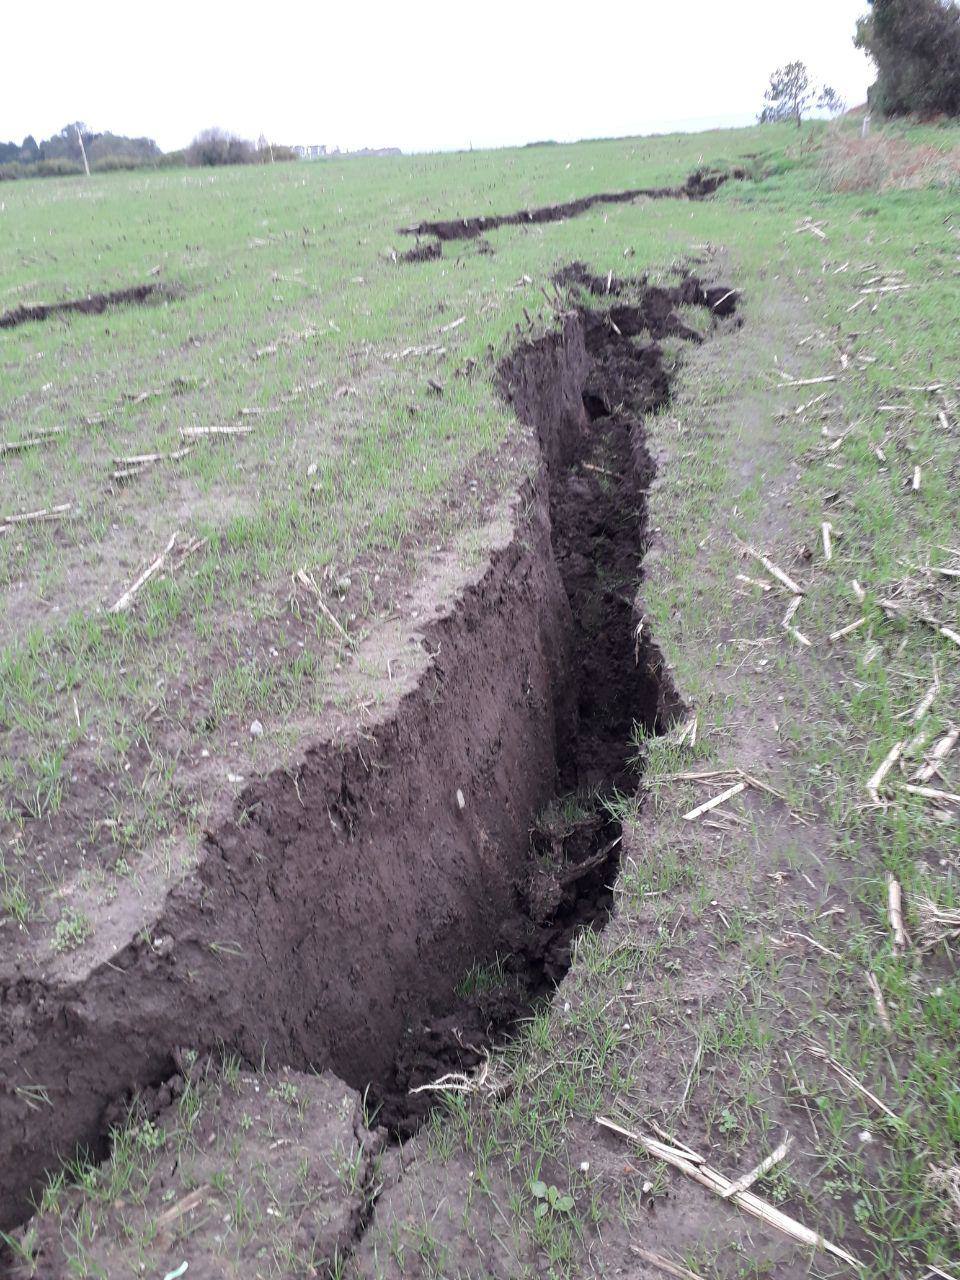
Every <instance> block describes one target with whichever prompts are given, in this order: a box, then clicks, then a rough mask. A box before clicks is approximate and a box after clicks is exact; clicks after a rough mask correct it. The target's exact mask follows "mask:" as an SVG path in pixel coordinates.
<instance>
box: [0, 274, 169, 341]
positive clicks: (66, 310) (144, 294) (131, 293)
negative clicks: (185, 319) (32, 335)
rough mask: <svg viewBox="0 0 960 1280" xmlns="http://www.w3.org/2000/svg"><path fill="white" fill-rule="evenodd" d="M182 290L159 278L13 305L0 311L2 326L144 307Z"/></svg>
mask: <svg viewBox="0 0 960 1280" xmlns="http://www.w3.org/2000/svg"><path fill="white" fill-rule="evenodd" d="M180 296H181V294H180V292H179V290H177V289H174V288H172V287H171V286H170V285H167V284H162V283H160V282H159V281H157V282H154V283H153V284H136V285H131V286H130V287H129V288H126V289H113V290H111V291H110V292H109V293H90V294H87V296H86V297H84V298H69V299H66V300H64V301H63V302H38V303H35V304H33V305H32V306H19V307H13V308H12V310H10V311H4V312H3V313H2V314H0V329H14V328H16V326H17V325H21V324H28V323H29V322H30V321H32V320H49V319H50V318H51V317H52V316H66V315H70V314H71V313H72V312H79V313H80V314H81V315H86V316H98V315H101V314H102V313H103V312H104V311H106V310H107V308H108V307H142V306H146V305H147V304H148V303H151V302H161V301H163V299H165V298H179V297H180Z"/></svg>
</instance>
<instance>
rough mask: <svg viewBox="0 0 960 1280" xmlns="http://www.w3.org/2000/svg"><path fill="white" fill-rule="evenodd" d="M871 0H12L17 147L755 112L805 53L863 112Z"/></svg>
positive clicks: (523, 133) (584, 134) (8, 87)
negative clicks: (89, 138)
mask: <svg viewBox="0 0 960 1280" xmlns="http://www.w3.org/2000/svg"><path fill="white" fill-rule="evenodd" d="M866 8H867V6H866V0H803V2H802V3H799V4H797V3H787V0H726V3H722V2H721V0H633V2H632V3H621V2H620V0H597V2H595V3H587V4H583V3H580V4H576V5H573V4H571V3H569V0H549V2H542V0H511V2H509V3H504V0H486V2H485V3H479V4H468V3H463V2H460V3H457V0H452V2H451V0H444V2H443V3H439V2H437V0H419V2H418V3H417V4H398V3H396V0H393V2H392V3H389V4H387V3H371V2H370V0H352V2H351V0H334V2H333V3H331V0H327V2H326V3H324V0H319V3H317V0H314V2H313V3H310V0H300V3H294V2H291V0H272V3H261V4H258V5H250V4H247V3H245V0H236V2H235V3H230V4H224V3H221V2H220V0H193V3H185V2H184V0H165V2H164V3H162V4H160V3H156V2H154V0H122V3H117V2H115V0H87V2H86V3H83V2H82V0H81V2H79V3H77V2H74V0H71V3H69V4H68V3H61V2H60V0H56V2H51V0H33V2H32V3H26V2H24V0H11V2H10V3H8V4H6V5H4V6H3V17H2V22H0V30H2V32H3V51H2V58H0V63H2V67H0V140H4V141H6V140H9V139H13V140H15V141H17V142H19V141H20V140H21V139H22V137H23V136H24V135H25V134H26V133H33V134H34V135H35V136H36V137H37V138H38V139H40V138H43V137H46V136H48V135H49V134H50V133H52V132H54V131H55V130H57V129H59V128H60V127H61V126H62V125H64V124H65V123H67V122H68V121H70V120H76V119H80V120H84V121H86V123H87V124H88V125H90V126H91V128H94V129H107V128H109V129H112V130H113V131H114V132H117V133H127V134H134V135H140V134H147V135H149V136H151V137H153V138H156V140H157V142H159V144H160V146H161V147H163V148H164V150H169V149H171V148H174V147H179V146H183V145H184V144H185V143H187V142H189V140H190V138H191V137H192V136H193V135H194V134H195V133H196V132H198V130H200V129H202V128H205V127H207V126H209V125H220V126H222V127H224V128H227V129H230V130H233V131H235V132H237V133H240V134H242V135H244V136H247V137H253V138H256V137H257V136H258V135H259V134H260V133H265V134H267V135H268V137H270V139H271V140H274V141H281V142H290V143H297V142H299V143H316V142H323V143H327V144H328V145H331V146H332V145H339V146H340V147H343V148H348V147H358V146H363V145H366V146H387V145H392V146H399V147H402V148H403V149H404V150H428V149H445V148H452V147H465V146H468V145H470V144H472V145H473V146H475V147H485V146H500V145H503V144H507V143H516V142H527V141H531V140H535V139H543V138H555V139H557V140H561V141H563V140H568V139H574V138H589V137H602V136H609V135H624V134H637V133H644V132H656V131H658V130H660V131H662V130H665V129H693V128H706V127H710V126H712V125H726V124H746V123H749V122H750V121H751V119H752V117H753V116H754V114H755V113H756V111H757V110H758V109H759V107H760V105H761V102H762V98H763V91H764V89H765V87H766V84H767V81H768V78H769V74H770V72H771V71H772V70H773V68H774V67H775V66H777V65H779V64H781V63H783V62H788V61H791V60H793V59H795V58H799V59H802V60H803V61H805V62H806V63H807V65H808V66H809V68H810V70H811V72H812V74H813V75H814V76H815V77H816V78H817V79H819V80H825V81H827V82H829V83H831V84H833V85H834V87H835V88H836V89H838V90H839V91H840V93H841V95H842V96H843V97H844V98H845V99H846V101H847V103H848V104H849V105H851V106H852V105H855V104H857V103H860V102H863V101H864V99H865V97H866V89H867V85H868V84H869V83H870V81H871V80H872V78H873V77H872V74H871V68H870V64H869V63H868V61H867V60H866V59H865V58H864V56H863V55H862V54H861V53H859V52H858V51H857V50H855V49H854V47H853V44H852V37H853V32H854V26H855V22H856V19H857V17H858V16H859V15H860V14H861V13H863V12H864V11H865V10H866Z"/></svg>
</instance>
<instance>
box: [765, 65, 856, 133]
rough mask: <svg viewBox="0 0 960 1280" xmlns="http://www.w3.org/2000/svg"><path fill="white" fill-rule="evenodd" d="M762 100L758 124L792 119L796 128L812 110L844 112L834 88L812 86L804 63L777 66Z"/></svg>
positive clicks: (812, 83) (833, 113)
mask: <svg viewBox="0 0 960 1280" xmlns="http://www.w3.org/2000/svg"><path fill="white" fill-rule="evenodd" d="M763 97H764V102H765V104H766V105H765V106H764V108H763V110H762V111H761V112H760V115H759V116H758V119H759V121H760V123H761V124H773V123H776V122H778V121H784V120H795V121H796V122H797V128H798V129H799V128H800V125H801V124H802V123H803V118H804V116H806V115H808V114H809V112H810V111H811V110H813V109H814V108H816V109H817V110H820V111H827V112H829V113H830V114H831V115H837V114H839V112H841V111H842V110H843V100H842V99H841V97H840V95H839V94H838V93H837V91H836V89H831V88H830V86H829V85H816V84H814V82H813V81H812V80H811V79H810V72H809V71H808V70H807V66H806V63H804V62H788V63H787V65H786V66H785V67H778V68H777V69H776V71H774V73H773V75H772V76H771V77H770V87H769V88H768V89H767V92H766V93H765V94H764V96H763Z"/></svg>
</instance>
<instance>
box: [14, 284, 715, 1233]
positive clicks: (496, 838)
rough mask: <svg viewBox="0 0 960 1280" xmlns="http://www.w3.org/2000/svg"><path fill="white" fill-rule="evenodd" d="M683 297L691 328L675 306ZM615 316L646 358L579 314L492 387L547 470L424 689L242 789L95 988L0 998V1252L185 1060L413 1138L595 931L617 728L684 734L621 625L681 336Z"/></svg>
mask: <svg viewBox="0 0 960 1280" xmlns="http://www.w3.org/2000/svg"><path fill="white" fill-rule="evenodd" d="M679 288H680V290H681V291H682V293H683V296H682V298H681V297H680V295H679V294H678V300H682V301H684V302H686V301H688V297H689V300H690V301H694V300H700V299H701V298H702V299H703V301H702V302H701V305H707V303H706V291H704V290H703V289H702V287H701V286H700V285H699V283H698V282H696V281H695V280H694V279H693V278H690V279H688V280H685V281H684V282H683V284H681V286H679ZM723 292H726V291H723ZM622 293H623V295H624V297H625V301H624V303H623V316H622V319H623V320H624V324H625V326H626V327H627V329H628V330H629V329H631V327H632V329H633V330H635V331H637V332H639V331H640V330H641V329H642V330H643V331H644V332H646V333H649V334H650V336H651V339H652V340H650V341H646V342H636V341H634V340H633V339H631V338H630V337H628V336H627V334H626V333H625V332H624V331H623V329H622V328H620V326H619V325H617V328H616V329H615V328H614V327H613V326H612V325H611V324H610V321H609V319H607V318H606V317H605V316H604V315H603V314H602V313H599V312H597V313H594V312H592V311H591V310H590V309H589V308H586V307H580V308H578V309H576V310H573V311H571V312H569V313H568V314H567V315H566V316H565V318H564V320H563V323H562V325H561V327H560V328H559V329H558V331H556V332H554V333H552V334H550V335H548V336H546V337H544V338H541V339H539V340H537V341H536V342H533V343H530V344H527V345H525V346H523V347H521V348H520V349H519V350H518V351H517V352H516V353H515V355H514V356H513V357H511V358H510V359H509V360H508V361H507V362H505V364H504V365H503V366H502V367H501V370H500V385H501V389H502V391H503V393H504V395H505V396H506V397H507V398H508V399H509V400H510V401H511V402H512V404H513V406H514V408H515V410H516V412H517V415H518V417H519V418H520V419H521V420H522V421H524V422H526V423H528V424H529V425H530V426H531V427H533V428H534V430H535V432H536V435H537V438H538V440H539V445H540V453H541V457H542V466H541V468H540V472H539V475H538V477H537V478H536V479H535V480H534V482H533V483H532V484H531V485H530V486H529V487H528V488H527V489H526V490H525V492H524V493H522V494H521V495H520V502H519V504H518V507H517V512H518V514H517V520H516V527H515V529H514V533H513V537H512V538H511V539H510V540H509V541H508V542H507V543H506V544H505V545H503V546H501V547H500V548H499V549H498V550H496V551H494V552H493V553H492V554H491V558H490V561H489V563H488V565H487V567H486V569H485V570H484V571H483V572H482V574H480V576H479V577H478V578H477V580H476V581H475V584H474V585H473V586H471V587H469V588H468V589H467V590H465V592H464V593H463V595H462V596H461V598H460V599H459V601H458V603H457V605H456V607H455V608H454V610H453V612H452V613H450V614H449V615H448V616H445V617H443V618H441V619H439V620H438V621H437V622H435V623H434V624H432V625H430V626H428V627H427V628H425V630H424V635H423V643H424V644H425V646H426V647H427V650H428V652H429V654H430V655H431V659H432V660H431V663H430V665H429V667H428V668H427V670H426V673H425V675H424V677H423V678H422V679H421V681H420V683H419V685H418V686H417V687H416V688H414V689H412V690H411V691H410V692H409V693H407V694H406V695H405V696H404V697H403V698H402V699H401V700H400V702H399V703H398V704H396V705H394V706H393V707H391V708H389V709H387V710H385V711H384V713H383V715H382V717H381V719H379V720H378V721H376V722H374V723H373V724H371V725H370V726H369V727H368V728H367V729H366V731H365V732H364V733H363V734H362V735H358V736H357V737H356V738H355V739H352V740H347V741H345V742H342V743H334V742H328V741H318V742H316V743H315V744H313V745H312V746H311V747H310V748H309V749H308V750H307V751H306V753H305V755H304V758H303V759H302V760H301V761H300V762H299V764H298V765H297V766H296V767H293V766H289V765H288V766H287V767H285V768H280V769H277V770H276V771H275V772H274V773H272V774H270V775H269V776H267V777H264V778H262V779H259V780H257V781H255V782H251V783H250V784H249V785H247V786H246V787H245V788H244V789H243V791H242V792H241V794H240V796H239V798H238V799H237V801H236V803H235V804H234V805H233V806H232V807H231V808H230V809H229V810H224V811H222V812H220V813H219V814H218V815H216V817H214V818H211V820H210V822H209V825H208V828H207V831H206V833H205V836H204V840H203V847H202V850H201V856H200V863H199V867H198V869H197V871H196V872H195V873H193V874H192V875H190V876H188V877H187V878H186V879H184V880H183V881H182V882H180V883H178V884H177V885H176V886H175V887H174V888H173V889H172V890H171V891H170V892H169V894H168V896H167V898H166V901H165V902H164V904H163V906H162V909H161V910H160V911H159V912H158V914H157V916H156V918H155V920H154V921H153V923H152V924H151V926H150V928H149V929H146V930H142V931H141V932H139V933H138V935H137V936H136V937H135V938H131V939H130V940H129V941H128V942H126V943H125V944H124V945H122V946H120V947H119V948H118V949H117V950H116V951H115V952H114V954H113V955H112V956H111V958H110V960H109V961H107V962H104V963H103V964H101V965H99V966H98V967H96V968H94V969H93V970H92V971H90V972H87V973H85V974H83V975H82V976H81V977H79V978H77V979H73V980H70V981H67V980H65V979H64V980H58V979H54V978H49V979H43V980H40V979H36V978H30V979H28V978H26V977H18V976H17V975H15V974H14V975H12V976H11V977H8V978H6V979H0V1226H8V1225H10V1224H11V1223H14V1222H16V1221H18V1220H20V1219H22V1217H23V1215H24V1212H25V1211H26V1210H27V1208H28V1204H29V1200H28V1197H29V1193H30V1192H31V1190H35V1189H36V1187H37V1186H38V1184H39V1183H40V1181H41V1179H42V1176H43V1174H44V1172H45V1171H46V1170H48V1169H50V1168H51V1166H53V1165H54V1164H55V1163H56V1160H57V1158H58V1155H62V1154H68V1153H69V1152H70V1151H71V1150H72V1149H74V1148H75V1147H76V1145H77V1144H82V1143H85V1144H88V1145H90V1146H92V1147H94V1148H95V1149H99V1150H100V1152H101V1154H103V1153H104V1139H105V1134H106V1131H107V1127H108V1122H109V1117H110V1114H111V1113H110V1108H111V1106H113V1105H114V1104H115V1101H116V1099H117V1098H118V1097H122V1096H125V1095H127V1094H128V1092H130V1091H136V1090H139V1089H142V1088H144V1087H146V1086H150V1085H153V1084H156V1083H158V1082H159V1081H162V1080H164V1079H166V1078H167V1077H168V1076H169V1075H170V1074H171V1072H172V1070H173V1069H174V1066H175V1056H176V1053H177V1051H178V1047H179V1046H189V1047H190V1048H192V1049H195V1050H197V1051H199V1052H200V1053H204V1052H206V1051H212V1050H217V1049H219V1050H220V1051H222V1050H223V1049H227V1050H231V1051H233V1052H234V1053H236V1054H237V1055H239V1057H240V1058H241V1059H242V1060H244V1061H246V1062H248V1063H255V1064H260V1063H263V1064H264V1066H265V1067H266V1068H267V1069H276V1068H279V1067H281V1066H288V1067H291V1068H293V1069H295V1070H303V1069H306V1068H312V1069H315V1070H332V1071H333V1072H335V1073H336V1074H337V1075H338V1076H339V1077H340V1078H341V1079H343V1080H345V1081H346V1082H347V1083H348V1084H349V1085H351V1086H352V1087H354V1088H356V1089H358V1090H361V1089H364V1088H367V1087H369V1088H370V1090H371V1094H372V1095H373V1096H374V1097H375V1098H376V1099H378V1100H379V1101H380V1102H382V1104H383V1117H382V1118H383V1119H384V1120H385V1121H387V1122H388V1123H389V1124H390V1125H391V1126H392V1127H393V1128H394V1130H395V1131H397V1132H400V1133H403V1132H409V1131H410V1129H411V1128H412V1127H415V1125H416V1124H417V1122H418V1119H419V1116H420V1114H421V1112H422V1109H423V1108H422V1106H421V1105H419V1103H418V1099H419V1098H421V1097H422V1096H423V1095H414V1096H413V1098H411V1097H410V1095H409V1093H408V1090H409V1088H410V1087H411V1086H415V1085H416V1084H419V1083H422V1082H425V1081H427V1080H429V1079H431V1078H432V1077H433V1076H434V1075H436V1074H439V1073H440V1072H442V1071H443V1070H448V1069H451V1068H452V1067H461V1066H462V1067H468V1066H470V1065H472V1064H473V1063H475V1062H476V1061H478V1060H479V1056H480V1053H481V1052H482V1048H483V1045H484V1044H486V1043H488V1042H489V1041H490V1039H491V1038H492V1037H494V1036H496V1035H497V1034H501V1033H502V1032H503V1031H504V1030H505V1029H507V1028H508V1027H509V1026H510V1024H511V1023H512V1022H513V1021H514V1020H515V1018H516V1017H517V1016H518V1014H520V1013H522V1012H523V1011H525V1010H527V1009H529V1007H530V1003H531V1001H533V1000H535V999H536V998H537V996H538V995H540V994H541V993H543V992H544V991H546V990H549V989H550V987H551V985H552V984H553V983H554V982H555V981H556V980H557V979H558V978H559V977H561V976H562V974H563V973H564V972H565V970H566V967H567V965H568V963H569V948H570V942H571V939H572V937H573V935H574V933H575V932H576V930H578V929H579V928H581V927H583V926H584V925H590V924H597V923H602V922H603V920H604V919H605V918H606V912H607V910H608V908H609V903H610V890H609V888H608V886H609V884H610V883H611V881H612V878H613V874H614V871H615V865H616V861H617V857H618V848H619V846H618V845H617V844H616V843H615V841H616V837H617V834H618V830H619V829H618V827H617V825H616V824H615V823H614V822H612V821H611V820H610V819H609V818H608V817H607V816H606V814H605V811H604V810H603V808H602V804H601V801H602V799H603V798H604V796H606V795H609V793H610V791H611V789H612V788H613V787H614V786H618V787H621V788H624V787H628V786H630V785H632V773H631V769H630V763H629V761H630V754H631V746H630V735H631V731H632V729H633V725H634V722H638V723H639V724H641V725H643V726H644V728H646V729H647V730H654V729H656V728H657V727H658V726H659V725H660V724H661V723H662V722H663V721H664V720H665V719H667V718H669V716H670V714H671V712H672V711H673V709H674V699H673V695H672V694H671V692H670V689H669V686H668V684H667V683H666V682H665V681H664V680H662V679H661V673H660V670H659V658H658V655H657V653H656V651H655V650H654V649H652V648H651V647H649V646H648V645H647V644H646V643H645V638H644V636H643V632H642V629H638V623H639V621H640V619H639V618H638V617H637V616H636V614H635V606H634V598H635V593H636V586H637V582H638V579H639V575H640V559H641V556H642V553H643V550H644V510H643V502H644V500H643V490H644V487H645V485H646V482H647V480H648V478H649V476H650V474H651V465H650V462H649V459H648V457H647V454H646V451H645V448H644V445H643V439H642V431H641V426H640V417H641V415H642V414H643V413H644V412H647V411H648V410H650V409H652V408H655V407H656V406H658V405H660V404H662V403H663V402H664V401H665V399H666V397H667V395H668V391H669V386H668V377H667V373H666V370H665V368H664V363H663V359H662V354H661V351H660V348H659V346H658V344H657V341H656V339H657V338H658V337H662V336H665V335H667V334H676V333H677V332H679V330H678V319H677V317H676V316H675V314H674V313H673V311H672V309H669V308H667V307H666V306H665V304H664V302H663V299H661V298H660V297H659V295H657V296H656V298H654V295H649V290H648V289H647V288H646V287H644V286H642V285H641V286H633V287H630V286H628V285H627V284H626V283H623V285H622ZM648 295H649V296H648ZM617 329H619V330H620V331H619V332H617ZM571 796H573V797H576V798H577V800H576V804H575V806H574V807H575V809H576V817H575V820H574V821H573V822H572V829H568V828H570V826H571V824H570V823H569V822H568V823H567V824H566V826H564V823H563V822H562V821H558V820H557V816H556V815H557V812H558V806H559V807H560V808H561V809H562V808H563V803H564V802H566V803H567V804H568V805H569V804H572V803H573V802H572V801H570V800H569V797H571ZM531 829H533V831H534V836H533V838H532V839H531ZM497 962H499V966H500V968H499V972H500V977H499V978H498V979H497V981H496V984H495V985H492V984H491V983H490V982H489V981H487V982H484V983H477V982H474V983H473V986H472V988H471V984H470V982H469V981H468V980H466V979H468V977H469V975H470V974H476V973H477V972H480V971H483V970H484V967H485V968H486V971H487V972H491V971H492V972H497V969H496V968H494V966H495V964H496V963H497ZM38 1085H42V1086H43V1090H44V1102H43V1104H42V1105H38V1104H37V1103H36V1101H35V1090H36V1088H37V1086H38Z"/></svg>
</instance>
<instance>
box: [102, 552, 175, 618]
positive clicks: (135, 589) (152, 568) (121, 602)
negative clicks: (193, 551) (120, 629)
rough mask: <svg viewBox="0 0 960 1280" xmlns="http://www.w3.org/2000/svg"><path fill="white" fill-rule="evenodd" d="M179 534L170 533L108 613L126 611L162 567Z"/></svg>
mask: <svg viewBox="0 0 960 1280" xmlns="http://www.w3.org/2000/svg"><path fill="white" fill-rule="evenodd" d="M179 536H180V535H179V533H174V534H172V535H171V538H170V541H169V542H168V543H167V545H166V546H165V547H164V549H163V550H162V551H161V552H160V554H159V555H158V556H157V558H156V559H155V560H154V561H153V562H152V563H151V564H150V565H149V566H148V567H147V568H146V569H144V571H143V573H141V575H140V577H139V578H137V580H136V582H134V583H133V585H132V586H130V587H128V588H127V590H126V591H124V593H123V595H122V596H120V598H119V599H118V600H116V601H115V603H114V604H112V605H111V606H110V608H109V609H108V610H107V612H108V613H126V611H127V610H128V609H129V608H130V607H131V605H132V604H133V602H134V601H135V600H136V598H137V595H138V594H139V592H140V591H141V590H142V589H143V588H144V587H145V586H146V585H147V583H148V582H149V581H150V579H151V578H155V577H156V576H157V574H158V573H160V571H161V570H162V569H163V567H164V565H165V564H166V562H167V556H168V555H169V554H170V552H171V551H172V550H173V548H174V545H175V543H176V541H177V538H178V537H179Z"/></svg>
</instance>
